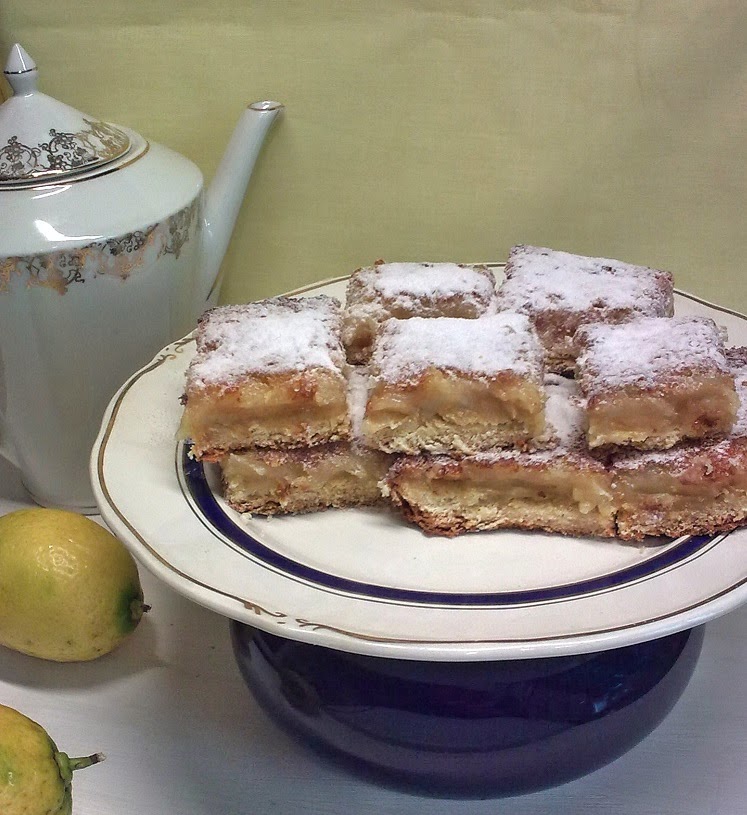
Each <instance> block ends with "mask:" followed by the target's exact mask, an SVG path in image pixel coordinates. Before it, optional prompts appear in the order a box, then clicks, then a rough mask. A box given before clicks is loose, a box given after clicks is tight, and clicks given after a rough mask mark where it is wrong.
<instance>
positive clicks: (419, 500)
mask: <svg viewBox="0 0 747 815" xmlns="http://www.w3.org/2000/svg"><path fill="white" fill-rule="evenodd" d="M524 464H526V462H523V463H521V462H520V461H518V462H517V460H511V461H505V462H503V461H496V462H493V463H491V464H489V465H486V464H484V463H479V462H472V461H466V460H462V461H460V462H455V461H453V460H451V461H450V460H447V459H442V460H438V459H431V460H427V459H425V458H422V457H421V458H420V459H416V460H412V461H404V460H403V461H400V462H398V463H397V464H395V465H394V467H392V469H391V470H390V472H389V474H388V476H387V479H386V482H385V492H386V493H387V494H388V496H389V497H390V499H391V500H392V501H393V503H394V504H395V505H396V506H398V507H399V508H400V510H401V511H402V513H403V515H404V516H405V518H407V519H408V520H409V521H412V522H413V523H415V524H417V526H419V527H420V528H421V529H423V530H424V531H425V532H427V533H429V534H433V535H443V536H446V537H454V536H456V535H460V534H462V533H464V532H472V531H478V530H491V529H505V528H513V529H525V530H532V529H533V530H543V531H546V532H554V533H559V534H566V535H581V536H584V535H594V536H598V537H612V536H613V535H614V534H615V526H614V508H613V504H612V496H611V491H610V479H609V475H608V474H607V473H606V472H605V471H604V470H603V469H601V468H600V469H598V470H595V469H589V468H587V467H584V466H578V467H577V466H573V463H570V464H569V462H568V461H565V460H563V459H557V460H555V461H553V462H552V463H545V464H543V465H540V466H535V467H531V466H530V467H527V466H523V465H524Z"/></svg>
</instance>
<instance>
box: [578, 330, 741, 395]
mask: <svg viewBox="0 0 747 815" xmlns="http://www.w3.org/2000/svg"><path fill="white" fill-rule="evenodd" d="M576 339H577V340H578V342H579V344H580V347H581V349H582V350H581V355H580V356H579V358H578V362H577V368H578V374H579V381H580V382H581V386H582V389H583V391H584V393H585V394H586V395H587V396H589V395H591V394H594V393H599V392H603V391H608V390H614V389H617V388H621V387H624V386H626V385H636V386H638V387H641V388H655V387H657V386H658V385H660V384H661V382H662V379H666V380H668V379H670V378H671V377H672V376H677V375H681V374H685V373H687V372H689V371H698V372H702V373H705V374H711V375H714V374H723V373H725V374H728V373H729V372H730V371H729V366H728V363H727V361H726V357H725V356H724V350H723V343H722V340H721V335H720V332H719V330H718V328H717V326H716V324H715V323H714V322H713V320H710V319H708V318H705V317H680V318H666V317H645V318H641V319H639V320H634V321H632V322H629V323H622V324H620V325H603V324H593V325H584V326H582V327H581V328H580V329H579V330H578V332H577V333H576Z"/></svg>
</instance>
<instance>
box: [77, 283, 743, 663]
mask: <svg viewBox="0 0 747 815" xmlns="http://www.w3.org/2000/svg"><path fill="white" fill-rule="evenodd" d="M344 289H345V281H344V280H337V281H333V282H331V283H325V284H319V285H318V286H315V287H314V288H312V289H307V290H305V292H304V293H307V294H320V293H325V294H331V295H334V296H337V297H339V298H341V299H342V298H343V297H344ZM676 311H677V313H678V314H700V315H707V316H710V317H713V318H714V319H715V320H716V321H717V322H718V323H719V324H721V325H723V326H725V327H726V328H727V330H728V332H729V340H730V344H733V345H747V318H745V317H743V316H742V315H739V314H736V313H734V312H731V311H729V310H726V309H721V308H717V307H715V306H710V305H708V304H706V303H703V302H701V301H699V300H697V299H696V298H693V297H691V296H690V295H686V294H681V293H678V294H677V296H676ZM193 352H194V342H193V340H192V339H191V337H187V338H184V339H182V340H180V341H179V342H176V343H173V344H172V345H169V346H167V347H166V348H164V349H163V351H162V352H161V353H160V354H159V355H158V356H157V357H156V358H155V359H154V360H153V362H151V363H150V364H149V365H147V366H146V367H145V368H143V369H142V370H140V371H139V372H138V373H136V374H135V375H134V376H132V377H131V378H130V379H129V380H128V381H127V382H126V383H125V384H124V385H123V386H122V388H121V389H120V391H119V392H118V393H117V395H116V396H115V397H114V399H113V400H112V402H111V404H110V406H109V408H108V410H107V413H106V415H105V417H104V421H103V425H102V428H101V432H100V434H99V437H98V439H97V442H96V445H95V446H94V449H93V454H92V459H91V473H92V479H93V482H94V491H95V494H96V498H97V501H98V504H99V507H100V510H101V514H102V516H103V517H104V519H105V520H106V522H107V523H108V524H109V526H110V527H111V528H112V529H113V531H114V532H115V533H116V534H117V535H118V536H120V537H121V538H122V540H123V541H124V542H125V543H126V544H127V545H128V546H129V548H130V549H131V550H132V552H133V553H134V554H135V556H136V557H137V558H138V559H139V560H140V561H141V562H142V563H143V564H144V565H145V566H146V567H148V568H149V569H151V570H152V571H153V572H155V574H156V575H158V576H159V577H161V578H162V579H163V580H164V581H165V582H166V583H168V584H169V585H171V586H172V587H173V588H175V589H176V590H178V591H179V592H181V593H182V594H184V595H186V596H188V597H190V598H191V599H193V600H195V601H196V602H198V603H201V604H202V605H204V606H207V607H209V608H211V609H213V610H215V611H217V612H219V613H221V614H224V615H225V616H227V617H229V618H232V619H235V620H239V621H242V622H245V623H249V624H251V625H254V626H256V627H258V628H262V629H265V630H267V631H270V632H272V633H275V634H279V635H282V636H287V637H292V638H294V639H298V640H304V641H307V642H312V643H316V644H319V645H324V646H328V647H332V648H338V649H341V650H345V651H351V652H356V653H363V654H372V655H379V656H389V657H399V658H410V659H420V660H464V661H467V660H486V659H519V658H526V657H547V656H558V655H563V654H570V653H579V652H587V651H588V652H590V651H597V650H604V649H607V648H613V647H619V646H624V645H631V644H634V643H636V642H642V641H645V640H649V639H654V638H656V637H660V636H664V635H666V634H670V633H673V632H675V631H679V630H682V629H685V628H690V627H692V626H695V625H699V624H701V623H703V622H706V621H707V620H709V619H712V618H714V617H716V616H718V615H720V614H723V613H725V612H727V611H729V610H731V609H733V608H735V607H736V606H738V605H739V604H741V603H742V602H744V601H745V600H747V530H739V531H737V532H733V533H732V534H730V535H728V536H716V537H713V538H710V537H705V538H684V539H680V540H676V541H670V542H665V543H660V544H658V545H656V546H640V545H628V544H624V543H621V542H619V541H610V540H601V539H599V540H596V539H583V538H569V537H561V536H554V535H546V534H540V533H536V534H535V533H531V534H530V533H521V532H512V531H499V532H487V533H479V534H471V535H465V536H462V537H458V538H455V539H451V540H447V539H440V538H427V537H425V536H424V535H423V534H422V533H421V532H420V531H419V530H417V529H415V528H413V527H410V526H408V525H407V524H405V523H404V522H403V521H402V520H401V519H400V518H399V517H398V516H396V515H395V514H393V513H392V512H390V511H389V510H388V509H386V508H382V509H347V510H328V511H326V512H322V513H317V514H313V515H302V516H297V517H284V518H259V517H257V518H252V517H250V516H244V517H242V516H241V515H239V514H238V513H235V512H234V511H232V510H231V509H230V508H229V507H227V506H226V505H225V504H224V502H223V501H222V499H221V498H220V496H219V494H218V493H217V492H216V491H215V490H214V489H213V488H212V487H211V484H213V478H214V473H212V472H211V471H210V470H209V469H207V471H206V472H205V473H204V477H203V470H202V467H201V466H200V465H196V464H194V463H190V462H189V460H188V459H187V458H186V457H185V456H184V454H183V449H182V447H181V446H180V445H179V444H178V443H177V441H176V431H177V427H178V424H179V419H180V415H181V405H180V402H179V397H180V396H181V393H182V390H183V386H184V372H185V370H186V367H187V365H188V363H189V361H190V359H191V357H192V354H193Z"/></svg>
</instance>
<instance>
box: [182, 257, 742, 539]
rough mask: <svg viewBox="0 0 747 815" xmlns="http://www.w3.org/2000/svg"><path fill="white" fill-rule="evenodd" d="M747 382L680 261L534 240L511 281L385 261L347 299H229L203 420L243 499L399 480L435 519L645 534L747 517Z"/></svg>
mask: <svg viewBox="0 0 747 815" xmlns="http://www.w3.org/2000/svg"><path fill="white" fill-rule="evenodd" d="M746 397H747V350H745V349H725V347H724V338H723V337H722V334H721V331H720V330H719V328H718V327H717V326H716V325H715V324H714V323H713V322H712V321H710V320H707V319H703V318H686V317H674V316H673V283H672V277H671V275H670V274H668V273H667V272H663V271H660V270H657V269H650V268H647V267H643V266H634V265H632V264H628V263H623V262H620V261H616V260H610V259H606V258H591V257H584V256H580V255H573V254H569V253H566V252H560V251H557V250H552V249H545V248H540V247H531V246H516V247H514V248H513V249H512V250H511V254H510V256H509V259H508V263H507V265H506V278H505V280H504V282H503V283H502V285H500V286H496V283H495V279H494V277H493V274H492V272H491V271H490V269H488V268H486V267H485V266H480V265H465V264H453V263H384V262H383V261H377V262H376V263H375V264H373V265H372V266H369V267H365V268H362V269H359V270H357V271H356V272H354V273H353V275H352V276H351V278H350V279H349V282H348V287H347V294H346V303H345V306H344V308H343V307H341V306H340V304H339V303H337V301H335V300H333V299H331V298H328V297H310V298H298V299H292V298H273V299H271V300H267V301H263V302H260V303H254V304H250V305H248V306H228V307H223V308H219V309H215V310H213V311H211V312H208V313H207V314H206V315H205V317H204V318H203V319H202V321H201V322H200V325H199V327H198V331H197V354H196V356H195V358H194V360H193V362H192V364H191V366H190V369H189V371H188V376H187V386H186V390H185V397H184V400H185V410H184V417H183V422H182V435H183V436H184V437H185V438H188V439H190V443H191V450H192V454H193V455H195V456H197V457H198V458H203V459H206V460H209V461H217V462H218V463H219V465H220V467H221V471H222V477H223V485H224V490H225V496H226V499H227V500H228V502H229V503H230V504H231V505H232V506H234V507H235V508H237V509H239V510H241V511H250V512H258V513H263V514H278V513H287V512H307V511H312V510H318V509H323V508H325V507H330V506H335V507H342V506H356V505H362V504H371V503H375V502H377V501H380V500H381V499H382V497H383V498H385V499H387V500H388V502H389V503H390V505H391V506H393V507H395V508H398V510H399V511H400V512H401V514H402V515H403V516H404V518H405V519H407V520H409V521H411V522H413V523H415V524H417V525H418V526H419V527H420V528H421V529H423V530H424V531H425V532H427V533H430V534H437V535H445V536H453V535H458V534H461V533H463V532H467V531H472V530H489V529H501V528H507V527H510V528H518V529H541V530H546V531H550V532H556V533H562V534H573V535H594V536H600V537H613V536H618V537H622V538H632V539H638V538H642V537H644V536H646V535H681V534H693V533H700V532H714V531H720V530H726V529H731V528H734V527H735V526H738V525H741V524H742V523H744V522H745V520H746V519H747V414H744V409H743V408H742V404H743V400H745V399H746ZM743 414H744V415H743Z"/></svg>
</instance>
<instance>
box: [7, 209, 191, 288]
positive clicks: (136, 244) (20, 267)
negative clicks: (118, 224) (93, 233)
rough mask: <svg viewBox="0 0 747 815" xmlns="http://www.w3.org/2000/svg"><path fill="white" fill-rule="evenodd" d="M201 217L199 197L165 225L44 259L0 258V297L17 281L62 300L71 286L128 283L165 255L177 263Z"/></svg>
mask: <svg viewBox="0 0 747 815" xmlns="http://www.w3.org/2000/svg"><path fill="white" fill-rule="evenodd" d="M200 211H201V199H200V198H199V197H198V198H195V200H194V201H192V203H191V204H189V205H188V206H186V207H184V208H183V209H181V210H179V211H178V212H176V213H174V214H173V215H171V216H169V217H168V218H167V219H166V220H165V221H161V222H160V223H157V224H152V225H151V226H148V227H145V228H144V229H138V230H135V231H134V232H128V233H127V234H125V235H120V236H119V237H116V238H108V239H106V240H101V241H95V242H93V243H89V244H87V245H86V246H81V247H79V248H77V249H63V250H61V251H58V252H50V253H48V254H43V255H25V256H22V257H9V258H0V294H2V293H3V292H6V291H8V289H9V288H10V286H11V283H13V282H14V281H16V280H22V281H23V280H25V283H26V286H28V287H34V286H41V287H44V288H48V289H52V290H53V291H56V292H58V293H59V294H65V293H66V292H67V290H68V289H69V288H70V287H71V286H74V285H76V284H81V283H86V282H89V281H91V280H93V279H95V278H97V277H101V276H103V275H108V276H112V277H119V278H121V279H123V280H126V279H127V278H128V277H129V276H130V275H131V274H132V273H133V272H135V271H136V270H137V269H139V268H140V267H142V266H143V265H144V264H145V263H146V262H151V263H152V262H153V261H154V260H157V259H158V258H160V257H163V256H164V255H173V256H174V257H175V258H177V259H178V258H179V255H180V254H181V253H182V251H183V249H184V247H185V246H186V245H187V244H188V243H189V242H190V241H191V240H192V239H193V238H194V235H195V224H196V223H197V220H198V218H199V216H200Z"/></svg>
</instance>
